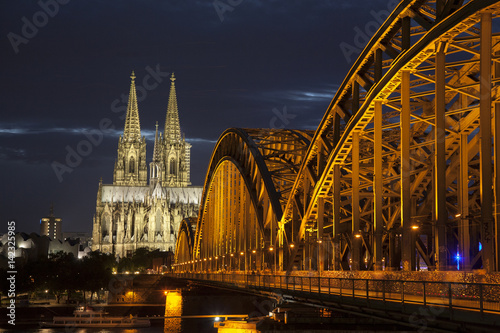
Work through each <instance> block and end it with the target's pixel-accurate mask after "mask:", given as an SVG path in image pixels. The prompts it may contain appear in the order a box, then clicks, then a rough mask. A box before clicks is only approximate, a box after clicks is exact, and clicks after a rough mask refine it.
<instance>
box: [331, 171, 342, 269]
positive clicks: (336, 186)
mask: <svg viewBox="0 0 500 333" xmlns="http://www.w3.org/2000/svg"><path fill="white" fill-rule="evenodd" d="M332 215H333V231H332V238H333V240H332V241H333V244H332V246H333V255H332V265H333V269H334V270H336V271H337V270H340V244H339V243H340V242H339V239H340V237H339V235H338V232H339V227H340V166H339V165H338V164H335V165H334V166H333V213H332Z"/></svg>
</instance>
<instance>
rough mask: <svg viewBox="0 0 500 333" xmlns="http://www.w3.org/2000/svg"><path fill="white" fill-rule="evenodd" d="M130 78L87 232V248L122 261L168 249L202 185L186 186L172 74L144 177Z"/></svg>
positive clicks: (186, 157)
mask: <svg viewBox="0 0 500 333" xmlns="http://www.w3.org/2000/svg"><path fill="white" fill-rule="evenodd" d="M131 79H132V81H131V84H130V94H129V99H128V105H127V114H126V119H125V127H124V130H123V135H121V136H120V138H119V139H118V154H117V158H116V161H115V167H114V172H113V184H103V183H102V180H101V181H100V182H99V189H98V191H97V202H96V212H95V215H94V219H93V232H92V237H93V242H92V250H99V251H101V252H104V253H114V254H115V255H117V256H118V257H121V258H123V257H127V256H131V255H132V254H133V252H134V251H135V250H136V249H138V248H141V247H146V248H149V249H151V250H153V249H160V250H162V251H168V250H171V251H173V250H174V249H175V242H176V237H177V232H178V229H179V225H180V223H181V221H182V219H184V218H186V217H192V216H197V214H198V208H199V203H200V200H201V193H202V187H201V186H190V185H191V183H190V150H191V145H190V144H189V143H187V142H186V141H185V139H184V137H183V136H182V135H181V129H180V124H179V113H178V108H177V96H176V91H175V77H174V75H173V74H172V77H171V78H170V80H171V86H170V96H169V100H168V107H167V114H166V119H165V128H164V132H163V134H162V133H159V132H158V123H157V124H156V132H155V140H154V148H153V157H152V159H151V162H149V179H148V165H147V164H148V163H147V157H146V138H145V137H144V136H142V137H141V128H140V121H139V109H138V104H137V95H136V87H135V75H134V72H132V76H131Z"/></svg>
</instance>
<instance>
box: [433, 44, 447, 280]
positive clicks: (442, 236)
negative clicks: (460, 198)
mask: <svg viewBox="0 0 500 333" xmlns="http://www.w3.org/2000/svg"><path fill="white" fill-rule="evenodd" d="M445 47H446V44H444V43H440V44H438V45H437V50H436V66H435V76H436V88H435V89H436V92H435V94H436V95H435V98H434V102H435V105H434V107H435V114H436V118H435V126H434V140H435V143H434V147H435V148H434V151H435V153H434V193H435V196H434V200H435V210H436V227H435V229H434V232H435V241H436V253H437V264H436V268H437V270H440V271H443V270H446V269H447V268H448V262H447V256H448V250H447V248H446V223H447V221H448V211H447V208H446V124H445V114H446V99H445V92H446V89H445V88H446V86H445V83H446V82H445V69H446V68H445V64H446V58H445V56H446V55H445V50H444V49H445Z"/></svg>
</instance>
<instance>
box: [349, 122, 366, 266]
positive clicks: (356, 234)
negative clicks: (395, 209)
mask: <svg viewBox="0 0 500 333" xmlns="http://www.w3.org/2000/svg"><path fill="white" fill-rule="evenodd" d="M351 186H352V196H351V199H352V201H351V207H352V233H351V259H352V264H351V270H353V271H357V270H360V269H361V265H362V264H361V246H362V244H363V241H362V238H363V237H364V235H363V233H362V231H361V226H360V221H359V133H358V132H354V133H353V134H352V185H351Z"/></svg>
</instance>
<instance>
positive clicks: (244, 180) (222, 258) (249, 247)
mask: <svg viewBox="0 0 500 333" xmlns="http://www.w3.org/2000/svg"><path fill="white" fill-rule="evenodd" d="M312 135H313V132H312V131H309V132H308V131H293V130H275V129H271V130H269V129H236V128H235V129H229V130H226V131H225V132H224V133H223V134H222V135H221V137H220V138H219V140H218V142H217V144H216V147H215V148H214V151H213V153H212V157H211V161H210V164H209V168H208V171H207V176H206V179H205V185H204V189H203V195H202V201H201V205H200V212H199V216H198V220H197V225H196V235H195V240H194V247H193V252H192V255H191V256H190V257H189V258H188V257H186V256H182V260H177V261H176V262H177V264H178V265H180V269H190V270H209V271H219V270H262V269H266V268H270V267H271V266H273V265H274V263H275V262H276V260H277V259H276V256H277V255H276V250H275V247H276V242H277V238H278V234H279V233H278V223H277V222H278V221H279V220H280V219H281V216H282V212H283V207H284V206H285V204H286V202H287V201H288V196H289V194H290V190H291V188H292V186H293V183H294V181H295V178H296V174H297V171H298V169H299V167H300V165H301V164H302V161H303V156H304V155H305V152H306V149H307V147H308V145H309V142H310V140H311V138H312ZM179 238H180V237H179ZM176 251H186V247H184V248H180V247H177V249H176ZM179 258H181V257H179Z"/></svg>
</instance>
